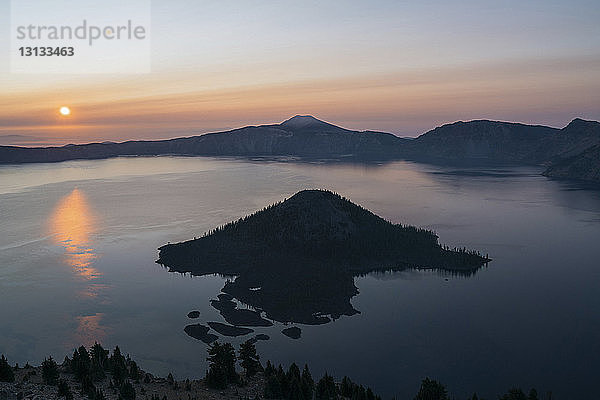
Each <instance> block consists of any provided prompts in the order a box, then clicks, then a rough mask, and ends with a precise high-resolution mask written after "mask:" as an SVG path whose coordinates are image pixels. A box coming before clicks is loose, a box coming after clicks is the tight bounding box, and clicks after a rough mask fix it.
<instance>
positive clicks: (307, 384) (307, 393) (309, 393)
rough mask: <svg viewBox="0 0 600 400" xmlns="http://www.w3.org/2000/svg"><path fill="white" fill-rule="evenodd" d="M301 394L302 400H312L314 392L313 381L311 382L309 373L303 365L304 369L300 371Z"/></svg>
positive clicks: (305, 365) (311, 378) (306, 366)
mask: <svg viewBox="0 0 600 400" xmlns="http://www.w3.org/2000/svg"><path fill="white" fill-rule="evenodd" d="M301 383H302V393H303V395H304V400H312V398H313V392H314V390H315V381H314V380H313V377H312V375H311V374H310V371H309V370H308V365H307V364H304V369H303V370H302V378H301Z"/></svg>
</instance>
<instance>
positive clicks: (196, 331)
mask: <svg viewBox="0 0 600 400" xmlns="http://www.w3.org/2000/svg"><path fill="white" fill-rule="evenodd" d="M209 330H210V328H209V327H208V326H204V325H201V324H194V325H188V326H186V327H185V328H184V329H183V331H184V332H185V333H187V334H188V336H191V337H193V338H194V339H198V340H201V341H203V342H204V343H206V344H209V343H212V342H214V341H215V340H217V339H218V338H219V337H218V336H217V335H213V334H212V333H208V331H209Z"/></svg>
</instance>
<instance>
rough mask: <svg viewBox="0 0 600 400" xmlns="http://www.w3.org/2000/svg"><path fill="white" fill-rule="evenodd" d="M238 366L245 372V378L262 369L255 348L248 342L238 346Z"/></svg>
mask: <svg viewBox="0 0 600 400" xmlns="http://www.w3.org/2000/svg"><path fill="white" fill-rule="evenodd" d="M239 359H240V360H241V361H240V365H241V366H242V368H244V370H245V371H246V376H248V377H251V376H254V375H255V374H256V373H257V372H258V371H260V370H261V369H262V367H261V365H260V361H259V359H260V357H259V356H258V354H256V346H255V345H254V343H252V342H251V341H250V340H247V341H245V342H244V343H242V344H240V357H239Z"/></svg>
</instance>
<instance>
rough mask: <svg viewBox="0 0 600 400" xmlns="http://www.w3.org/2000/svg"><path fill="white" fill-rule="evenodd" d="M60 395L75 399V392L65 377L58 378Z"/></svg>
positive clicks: (68, 399)
mask: <svg viewBox="0 0 600 400" xmlns="http://www.w3.org/2000/svg"><path fill="white" fill-rule="evenodd" d="M57 394H58V397H64V398H65V399H66V400H73V392H71V387H70V386H69V384H68V383H67V381H66V380H64V379H59V380H58V393H57Z"/></svg>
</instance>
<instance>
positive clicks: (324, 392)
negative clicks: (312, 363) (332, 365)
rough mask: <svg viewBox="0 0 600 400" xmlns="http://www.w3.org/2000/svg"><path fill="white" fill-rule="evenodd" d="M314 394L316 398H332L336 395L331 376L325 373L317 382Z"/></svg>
mask: <svg viewBox="0 0 600 400" xmlns="http://www.w3.org/2000/svg"><path fill="white" fill-rule="evenodd" d="M315 396H316V398H317V400H334V399H335V398H336V397H337V388H336V387H335V382H334V380H333V377H332V376H330V375H328V374H327V373H325V376H323V377H322V378H321V379H320V380H319V382H318V383H317V387H316V391H315Z"/></svg>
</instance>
